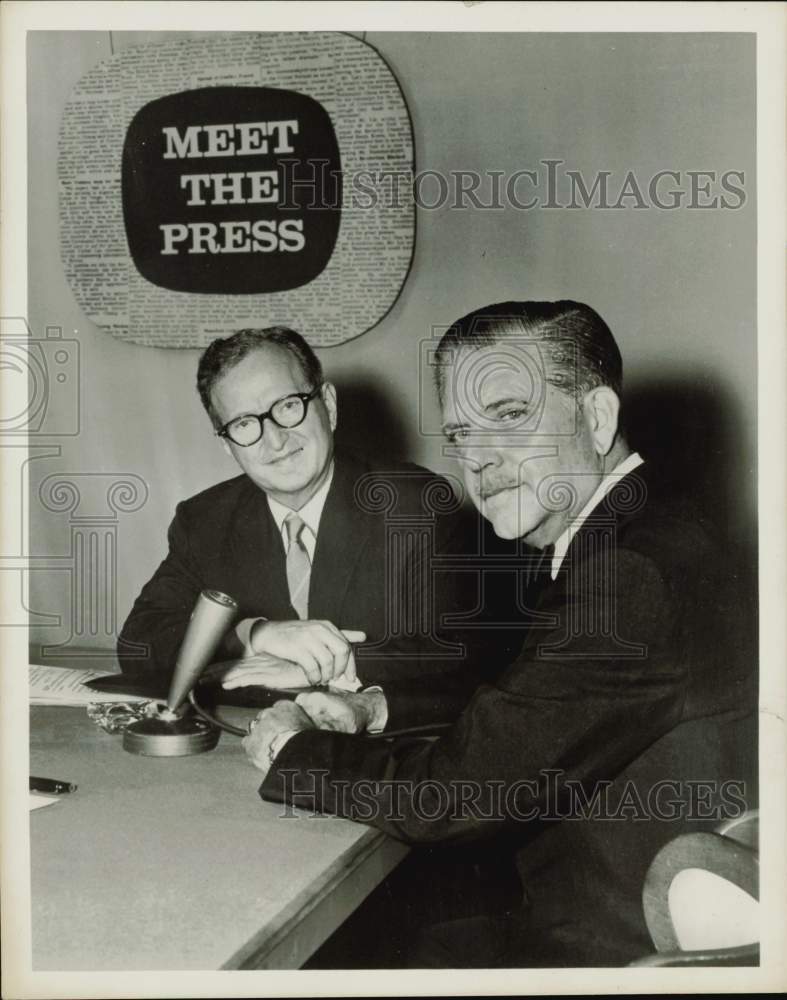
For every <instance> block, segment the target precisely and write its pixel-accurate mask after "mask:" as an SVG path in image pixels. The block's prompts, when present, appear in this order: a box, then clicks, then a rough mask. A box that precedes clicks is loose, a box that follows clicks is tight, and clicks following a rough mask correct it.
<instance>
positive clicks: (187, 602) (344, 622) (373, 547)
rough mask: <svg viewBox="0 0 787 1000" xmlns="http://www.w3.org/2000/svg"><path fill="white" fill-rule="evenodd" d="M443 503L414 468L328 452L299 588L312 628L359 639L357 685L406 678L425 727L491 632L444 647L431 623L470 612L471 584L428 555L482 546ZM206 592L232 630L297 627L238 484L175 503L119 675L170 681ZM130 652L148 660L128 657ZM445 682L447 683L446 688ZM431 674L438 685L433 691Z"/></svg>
mask: <svg viewBox="0 0 787 1000" xmlns="http://www.w3.org/2000/svg"><path fill="white" fill-rule="evenodd" d="M452 496H453V495H452V493H451V490H450V486H449V484H448V483H447V481H446V480H444V479H443V478H441V477H439V476H436V475H434V474H433V473H431V472H429V471H427V470H426V469H423V468H420V467H419V466H416V465H411V464H407V465H402V464H388V465H386V466H384V467H382V468H381V469H377V470H373V469H371V468H369V466H368V465H366V464H365V463H363V462H361V461H359V460H357V459H354V458H351V457H349V456H343V455H337V457H336V464H335V471H334V477H333V481H332V483H331V487H330V490H329V492H328V496H327V499H326V503H325V507H324V509H323V514H322V519H321V521H320V529H319V532H318V537H317V546H316V549H315V553H314V562H313V567H312V575H311V581H310V590H309V617H310V618H313V619H324V620H328V621H331V622H333V623H334V624H335V625H336V626H338V627H339V628H352V629H362V630H363V631H364V632H366V634H367V642H366V643H365V644H363V645H362V646H360V647H359V648H358V650H357V654H356V655H357V663H358V671H359V676H360V677H361V679H362V681H363V682H364V683H366V684H373V683H385V682H387V681H388V680H390V678H391V676H392V675H395V676H397V677H398V678H400V679H407V680H408V681H409V680H411V679H413V678H417V679H418V695H417V698H415V699H414V701H413V704H412V711H413V713H415V715H418V716H420V715H421V714H425V716H426V717H428V718H429V719H434V718H437V717H439V716H445V715H446V714H447V716H448V717H450V716H451V715H452V714H455V711H456V709H457V708H458V707H459V705H461V704H464V703H465V702H466V701H467V699H468V697H469V696H470V694H471V693H472V691H473V690H474V688H475V686H476V684H477V683H478V678H477V677H476V675H475V670H476V669H482V668H483V663H484V662H486V661H487V660H488V657H484V656H482V655H481V653H482V651H483V650H484V649H486V648H487V647H486V642H487V639H488V633H485V632H482V631H478V630H475V631H472V632H469V633H464V634H462V635H461V636H458V634H456V635H453V634H452V636H451V637H450V638H448V637H446V629H445V628H444V627H442V626H441V620H442V619H443V618H444V617H445V616H446V615H448V614H458V613H460V612H462V611H464V612H467V611H468V610H470V609H472V607H473V604H474V601H475V597H474V594H473V593H472V590H473V587H474V586H475V585H476V584H475V581H473V580H472V579H471V578H470V577H468V578H467V579H463V575H462V574H458V575H457V574H456V573H453V572H450V571H446V569H445V565H444V569H443V570H442V571H439V570H438V569H437V568H436V567H435V565H434V556H435V555H437V554H441V555H442V556H444V557H445V556H448V555H450V553H451V552H457V551H459V550H461V551H466V550H467V549H468V546H469V547H477V546H478V544H479V543H478V540H477V538H476V535H477V532H478V523H477V518H476V517H475V516H473V517H472V518H471V517H469V516H468V515H466V514H463V513H461V512H460V511H458V510H456V503H455V502H454V500H453V499H452ZM204 588H214V589H216V590H220V591H223V592H224V593H227V594H230V595H231V596H232V597H234V598H235V600H236V601H237V602H238V604H239V612H238V620H240V619H243V618H247V617H258V616H262V617H265V618H270V619H272V620H286V619H293V618H296V617H297V615H296V613H295V611H294V609H293V608H292V606H291V605H290V601H289V592H288V588H287V577H286V566H285V553H284V547H283V545H282V540H281V535H280V532H279V530H278V528H277V527H276V523H275V521H274V520H273V516H272V515H271V513H270V509H269V507H268V503H267V500H266V498H265V495H264V493H263V492H262V491H261V490H260V489H259V488H258V487H257V486H255V485H254V483H253V482H252V481H251V480H250V479H248V477H246V476H245V475H242V476H238V477H237V478H235V479H231V480H228V481H226V482H223V483H219V484H218V485H216V486H213V487H211V488H210V489H207V490H205V491H204V492H202V493H200V494H198V495H197V496H194V497H192V498H190V499H189V500H185V501H183V502H182V503H180V504H179V505H178V507H177V510H176V513H175V518H174V520H173V521H172V524H171V526H170V529H169V553H168V555H167V557H166V558H165V559H164V561H163V562H162V563H161V565H160V566H159V568H158V569H157V570H156V573H155V574H154V576H153V578H152V579H151V580H150V581H149V582H148V583H147V584H146V585H145V586H144V587H143V589H142V592H141V593H140V595H139V597H138V598H137V600H136V602H135V604H134V606H133V608H132V611H131V613H130V615H129V617H128V620H127V621H126V623H125V625H124V627H123V630H122V632H121V636H120V641H119V645H118V659H119V660H120V664H121V667H122V669H123V671H124V673H126V674H130V675H135V676H137V677H140V676H144V675H151V674H155V675H158V676H159V677H160V676H161V675H162V674H163V675H164V676H166V677H167V678H168V677H169V676H170V675H171V672H172V670H173V668H174V664H175V659H176V657H177V653H178V649H179V647H180V643H181V641H182V638H183V635H184V632H185V629H186V626H187V624H188V620H189V616H190V615H191V612H192V610H193V607H194V603H195V601H196V599H197V596H198V594H199V593H200V591H201V590H203V589H204ZM457 639H458V641H457ZM500 642H501V643H502V644H503V645H505V643H506V642H508V643H509V652H508V658H509V659H510V658H511V657H512V656H513V655H514V654H515V652H516V648H517V647H516V645H515V644H514V645H512V642H513V640H511V639H507V638H506V636H503V637H502V638H501V639H500ZM132 644H134V645H135V646H136V647H141V648H142V649H143V651H144V650H147V652H146V653H145V654H144V655H142V656H140V655H138V650H135V649H134V648H133V645H132ZM135 653H137V655H134V654H135ZM501 655H502V658H503V659H505V658H506V656H505V654H504V653H503V654H500V653H499V652H498V653H497V654H496V659H498V660H499V659H500V656H501ZM445 674H450V675H451V683H450V684H449V685H447V686H446V685H445V684H443V680H444V675H445ZM435 676H439V677H440V678H441V682H440V684H437V685H434V677H435ZM430 679H431V680H430ZM410 686H411V687H412V685H410ZM415 721H416V722H417V721H418V720H417V719H416V720H415Z"/></svg>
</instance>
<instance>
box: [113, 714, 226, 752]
mask: <svg viewBox="0 0 787 1000" xmlns="http://www.w3.org/2000/svg"><path fill="white" fill-rule="evenodd" d="M220 735H221V732H220V730H218V729H216V728H215V727H213V726H210V725H208V723H207V722H204V721H203V720H202V719H199V718H197V716H195V715H186V716H185V717H183V718H181V719H172V720H170V719H140V720H139V721H138V722H132V723H131V725H130V726H129V727H128V728H127V729H126V731H125V732H124V733H123V749H124V750H127V751H128V752H129V753H135V754H139V755H140V756H142V757H190V756H192V755H193V754H198V753H205V752H206V751H208V750H212V749H213V748H214V747H215V746H216V744H217V743H218V742H219V736H220Z"/></svg>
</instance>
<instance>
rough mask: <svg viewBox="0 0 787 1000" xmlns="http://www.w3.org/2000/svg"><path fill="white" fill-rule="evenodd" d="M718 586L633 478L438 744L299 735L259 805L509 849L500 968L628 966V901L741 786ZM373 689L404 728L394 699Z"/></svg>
mask: <svg viewBox="0 0 787 1000" xmlns="http://www.w3.org/2000/svg"><path fill="white" fill-rule="evenodd" d="M725 569H726V568H725ZM725 575H727V576H729V575H730V574H729V569H726V573H725V572H721V569H720V566H719V563H718V559H717V554H716V552H715V551H714V546H713V544H712V543H711V541H710V540H709V538H708V536H707V535H706V534H705V532H704V531H703V529H702V528H701V527H700V526H699V525H698V524H697V522H696V520H692V519H690V518H687V517H686V516H685V515H683V514H681V513H680V512H674V511H670V510H667V509H665V508H663V507H660V506H659V505H658V504H656V503H655V502H653V501H650V500H649V499H648V488H647V479H646V475H645V472H644V467H643V468H642V469H639V470H636V471H635V472H634V473H632V474H630V475H629V476H627V477H625V478H624V479H623V480H621V482H620V483H619V484H618V485H617V486H615V487H614V488H613V489H612V491H611V492H610V493H609V494H608V496H607V498H606V499H605V500H604V501H602V503H601V504H600V505H599V506H598V507H597V508H596V509H595V511H594V512H593V513H592V515H591V517H590V518H589V519H588V521H586V522H585V524H584V526H583V527H582V529H581V530H580V531H579V532H578V533H577V535H576V536H575V538H574V539H573V541H572V543H571V545H570V547H569V550H568V553H567V555H566V558H565V560H564V562H563V564H562V567H561V569H560V572H559V574H558V577H557V579H556V580H555V581H552V580H551V578H548V579H547V582H546V584H545V585H544V586H543V588H542V590H541V593H540V597H539V598H538V601H537V606H536V611H537V613H538V615H539V616H541V618H540V621H539V622H538V624H537V625H536V626H534V627H533V628H531V630H530V632H529V633H528V637H527V639H526V641H525V643H524V646H523V648H522V650H521V652H520V654H519V656H518V657H517V658H516V660H515V661H514V662H513V663H512V664H510V666H508V667H507V668H506V669H505V670H504V671H503V672H502V673H501V674H500V676H499V677H498V678H497V679H496V681H495V683H494V684H484V685H482V686H481V687H479V689H478V690H477V691H476V692H475V694H474V696H473V697H472V700H471V701H470V703H469V704H468V706H467V707H466V708H465V710H464V711H463V712H462V713H461V715H460V716H459V718H458V720H457V721H456V723H455V725H454V726H453V727H452V728H451V729H450V730H448V731H447V733H446V734H445V735H444V736H443V737H441V738H440V739H439V740H437V741H436V742H431V743H426V742H424V741H415V740H410V741H400V742H398V743H394V744H393V745H392V744H390V743H389V744H388V745H385V744H384V743H381V742H379V741H378V742H376V743H375V742H373V741H371V740H368V739H364V738H359V737H352V736H346V735H342V734H337V733H331V732H326V731H316V730H312V731H306V732H301V733H298V734H297V735H296V736H294V737H293V738H292V739H291V740H290V741H289V742H288V743H287V744H286V745H285V747H284V748H283V750H282V751H281V753H280V754H279V755H278V757H277V759H276V761H275V765H274V767H273V768H272V769H271V771H270V772H269V774H268V776H267V777H266V780H265V782H264V783H263V785H262V787H261V789H260V792H261V795H262V796H263V798H267V799H272V800H275V801H280V800H288V801H291V802H293V803H295V804H296V805H300V806H302V807H304V808H307V809H316V810H318V811H323V812H331V813H338V814H340V815H343V816H347V817H350V818H353V819H359V820H362V821H365V822H370V823H372V824H374V825H375V826H378V827H380V828H381V829H383V830H385V831H387V832H389V833H391V834H392V835H394V836H396V837H399V838H402V839H405V840H408V841H410V842H413V843H434V842H438V841H454V842H455V841H461V840H464V839H472V838H485V837H495V838H496V839H495V841H494V847H493V851H495V852H497V851H501V850H503V848H504V847H507V846H512V847H513V848H514V850H515V851H516V857H517V865H518V868H519V873H520V877H521V881H522V886H523V889H524V897H523V907H522V911H521V913H520V914H518V915H517V917H516V920H515V927H514V930H513V935H512V941H513V944H512V951H511V955H510V961H509V964H510V965H525V966H527V965H530V966H532V965H543V966H550V965H578V966H582V965H615V964H622V963H626V962H628V961H630V960H632V959H634V958H636V957H639V956H641V955H644V954H646V953H648V952H649V951H652V945H651V944H650V941H649V936H648V933H647V929H646V927H645V924H644V918H643V915H642V904H641V892H642V885H643V880H644V876H645V872H646V870H647V867H648V865H649V863H650V861H651V860H652V859H653V856H654V854H655V853H656V851H657V850H658V848H659V847H660V846H661V845H662V844H663V843H665V842H666V841H668V840H670V839H672V838H673V837H674V836H676V835H677V834H678V833H680V832H683V831H684V830H685V829H687V828H692V827H694V828H703V827H705V828H707V827H708V826H711V827H712V826H713V825H715V824H716V823H718V822H719V821H720V820H721V819H723V818H725V816H726V815H728V814H735V813H736V812H737V811H739V809H740V807H741V806H742V802H743V800H744V799H745V798H749V799H751V798H752V797H753V796H754V794H755V793H754V791H753V788H752V785H751V780H752V771H753V761H752V756H753V753H754V747H755V746H756V742H755V741H754V736H753V734H752V730H751V728H750V723H751V721H752V718H753V717H752V715H751V713H752V709H753V705H754V703H755V702H754V686H753V683H752V678H753V673H754V664H753V661H752V659H751V657H750V656H747V655H745V651H744V649H743V648H742V646H743V643H742V638H741V637H742V636H743V635H744V633H746V631H747V629H748V626H749V625H750V622H748V621H747V620H746V616H745V614H744V613H743V609H744V607H745V603H744V602H742V601H741V600H740V597H741V595H738V598H739V599H738V600H736V599H735V595H733V598H732V600H731V601H728V600H727V599H726V598H725V596H724V595H725V591H726V588H725V586H724V582H725ZM386 690H387V692H388V695H389V707H390V711H391V716H390V724H391V725H392V726H394V727H397V726H400V725H401V724H402V722H403V721H404V720H405V719H406V715H407V698H406V695H403V694H402V692H401V691H397V690H396V688H395V686H394V685H391V686H389V688H388V689H386ZM729 780H734V781H737V782H738V785H737V786H730V785H728V786H722V785H721V784H720V783H721V782H724V781H729ZM691 781H694V782H705V783H709V784H707V786H703V785H696V784H695V785H692V784H690V782H691ZM665 782H671V783H672V784H666V785H665V784H664V783H665ZM747 782H748V784H747ZM594 797H595V798H594ZM750 804H751V803H750ZM690 814H691V816H694V817H696V819H691V818H690Z"/></svg>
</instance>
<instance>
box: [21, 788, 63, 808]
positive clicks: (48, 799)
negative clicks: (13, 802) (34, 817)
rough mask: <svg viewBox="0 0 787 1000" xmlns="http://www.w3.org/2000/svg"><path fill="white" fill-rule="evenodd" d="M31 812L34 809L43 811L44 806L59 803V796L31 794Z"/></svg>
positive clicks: (39, 793)
mask: <svg viewBox="0 0 787 1000" xmlns="http://www.w3.org/2000/svg"><path fill="white" fill-rule="evenodd" d="M28 795H29V801H30V812H32V811H33V810H34V809H41V808H43V807H44V806H51V805H54V803H55V802H57V800H58V798H59V796H58V795H46V794H42V793H41V792H29V793H28Z"/></svg>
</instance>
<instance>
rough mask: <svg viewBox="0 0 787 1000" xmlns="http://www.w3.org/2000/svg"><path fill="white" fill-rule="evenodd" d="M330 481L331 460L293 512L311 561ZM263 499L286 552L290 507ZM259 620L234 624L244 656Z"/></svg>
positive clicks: (249, 652)
mask: <svg viewBox="0 0 787 1000" xmlns="http://www.w3.org/2000/svg"><path fill="white" fill-rule="evenodd" d="M332 482H333V462H331V468H330V471H329V472H328V476H327V478H326V480H325V482H324V483H323V484H322V486H321V487H320V488H319V489H318V490H317V492H316V493H315V494H314V496H313V497H311V498H310V499H309V500H307V501H306V503H305V504H304V505H303V507H301V509H300V510H298V511H296V512H295V513H296V514H297V515H298V517H300V519H301V520H302V521H303V523H304V525H305V527H304V529H303V531H302V532H301V537H300V540H301V542H303V545H304V548H305V549H306V551H307V552H308V553H309V559H310V560H311V561H312V562H314V551H315V549H316V548H317V532H318V531H319V530H320V520H321V518H322V511H323V508H324V507H325V501H326V499H327V497H328V490H329V489H330V488H331V483H332ZM265 499H266V500H267V501H268V508H269V509H270V512H271V516H272V517H273V520H274V521H275V522H276V527H277V528H278V529H279V534H280V535H281V541H282V545H283V546H284V551H285V552H286V551H287V545H288V542H287V529H286V528H285V526H284V522H285V520H286V519H287V515H288V514H291V513H292V509H291V508H290V507H285V506H284V504H283V503H279V501H278V500H274V499H273V498H272V497H269V496H267V495H266V497H265ZM260 571H262V568H260ZM259 621H266V619H265V618H261V617H260V618H244V619H243V620H242V621H239V622H238V624H237V625H236V626H235V635H236V636H237V637H238V639H239V640H240V642H241V644H242V645H243V656H244V658H245V657H247V656H254V650H253V648H252V645H251V630H252V628H253V627H254V625H255V624H256V623H257V622H259Z"/></svg>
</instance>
